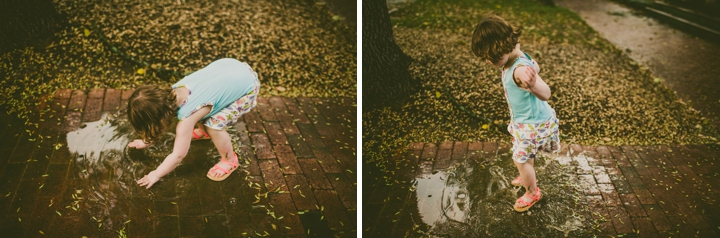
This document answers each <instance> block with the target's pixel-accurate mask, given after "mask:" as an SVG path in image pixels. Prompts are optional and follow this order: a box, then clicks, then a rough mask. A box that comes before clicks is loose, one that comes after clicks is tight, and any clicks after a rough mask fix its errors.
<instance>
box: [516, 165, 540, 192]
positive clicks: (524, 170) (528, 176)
mask: <svg viewBox="0 0 720 238" xmlns="http://www.w3.org/2000/svg"><path fill="white" fill-rule="evenodd" d="M534 160H535V159H529V160H527V161H526V162H525V163H518V162H515V161H513V163H515V167H517V169H518V172H520V180H521V181H522V184H523V187H525V194H526V195H528V196H530V197H532V196H535V194H536V193H537V191H536V189H537V182H536V181H535V180H536V177H535V168H534V167H533V165H534V164H535V161H534ZM522 199H523V200H525V201H526V202H532V200H531V199H529V198H527V197H522Z"/></svg>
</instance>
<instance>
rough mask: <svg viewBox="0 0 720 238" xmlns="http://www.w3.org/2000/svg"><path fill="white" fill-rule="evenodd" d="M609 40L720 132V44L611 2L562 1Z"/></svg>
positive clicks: (602, 0) (563, 4)
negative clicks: (701, 113)
mask: <svg viewBox="0 0 720 238" xmlns="http://www.w3.org/2000/svg"><path fill="white" fill-rule="evenodd" d="M555 2H556V3H557V5H558V6H562V7H565V8H567V9H570V10H571V11H574V12H576V13H577V14H578V15H579V16H580V17H581V18H582V19H583V20H584V21H585V22H586V23H587V24H588V25H590V27H592V28H593V29H594V30H596V31H597V32H599V33H600V35H602V36H603V37H604V38H605V39H607V40H608V41H610V42H611V43H613V44H615V45H616V46H617V47H618V48H619V49H621V50H625V51H626V52H627V54H628V56H630V58H632V59H633V60H636V61H637V62H639V63H640V64H641V65H644V66H645V67H647V68H648V69H650V71H651V72H652V73H653V74H654V75H656V76H657V77H660V78H662V79H663V80H665V84H666V85H667V86H668V87H669V88H670V89H672V90H674V91H676V92H677V93H678V96H680V98H682V99H683V100H685V101H686V102H688V101H692V103H691V105H692V107H693V108H695V109H698V110H700V111H701V112H704V113H706V115H709V116H710V119H711V120H712V122H714V124H715V126H717V127H720V87H718V83H720V78H719V77H717V75H719V74H720V44H716V43H717V42H715V43H713V42H710V41H708V40H704V39H698V38H697V37H693V36H691V35H688V34H686V33H684V32H682V31H679V30H676V29H674V28H672V27H669V26H668V25H667V24H662V23H660V22H658V21H657V20H655V19H653V18H649V17H646V16H642V15H636V14H634V13H633V11H632V10H631V9H628V8H626V7H623V6H621V5H618V4H617V3H614V2H612V1H609V0H585V1H571V0H557V1H555Z"/></svg>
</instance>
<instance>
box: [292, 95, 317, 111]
mask: <svg viewBox="0 0 720 238" xmlns="http://www.w3.org/2000/svg"><path fill="white" fill-rule="evenodd" d="M297 102H298V105H299V106H300V108H302V110H303V111H305V114H308V115H317V114H320V111H318V109H317V107H315V102H314V101H313V100H312V99H311V98H306V97H298V98H297Z"/></svg>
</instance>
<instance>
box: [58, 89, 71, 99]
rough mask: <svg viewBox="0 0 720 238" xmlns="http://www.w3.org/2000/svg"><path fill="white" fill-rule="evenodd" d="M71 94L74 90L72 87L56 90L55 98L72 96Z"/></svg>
mask: <svg viewBox="0 0 720 238" xmlns="http://www.w3.org/2000/svg"><path fill="white" fill-rule="evenodd" d="M70 95H72V90H70V89H60V90H57V91H56V92H55V98H60V99H62V98H70Z"/></svg>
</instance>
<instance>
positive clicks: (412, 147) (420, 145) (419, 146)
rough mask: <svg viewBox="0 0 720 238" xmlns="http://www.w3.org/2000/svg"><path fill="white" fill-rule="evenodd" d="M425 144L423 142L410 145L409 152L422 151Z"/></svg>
mask: <svg viewBox="0 0 720 238" xmlns="http://www.w3.org/2000/svg"><path fill="white" fill-rule="evenodd" d="M424 144H425V143H422V142H413V143H412V144H410V147H409V150H422V149H423V145H424Z"/></svg>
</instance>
